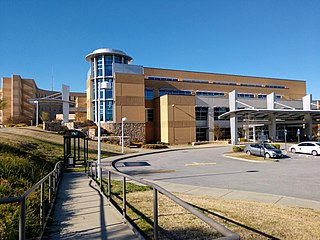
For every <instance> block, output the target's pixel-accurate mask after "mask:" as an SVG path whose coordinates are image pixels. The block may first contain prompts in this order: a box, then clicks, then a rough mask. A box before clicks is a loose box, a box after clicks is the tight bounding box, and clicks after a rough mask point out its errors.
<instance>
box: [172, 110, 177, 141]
mask: <svg viewBox="0 0 320 240" xmlns="http://www.w3.org/2000/svg"><path fill="white" fill-rule="evenodd" d="M171 106H172V128H173V131H172V132H173V134H172V135H173V145H174V144H175V143H176V134H175V129H174V121H175V120H174V107H175V105H174V104H172V105H171Z"/></svg>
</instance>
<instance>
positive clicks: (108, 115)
mask: <svg viewBox="0 0 320 240" xmlns="http://www.w3.org/2000/svg"><path fill="white" fill-rule="evenodd" d="M92 106H93V109H92V112H93V117H94V121H97V119H98V114H97V113H96V108H98V102H93V105H92ZM99 109H100V121H104V122H107V121H113V101H101V102H100V107H99ZM103 113H104V114H103Z"/></svg>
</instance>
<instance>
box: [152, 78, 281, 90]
mask: <svg viewBox="0 0 320 240" xmlns="http://www.w3.org/2000/svg"><path fill="white" fill-rule="evenodd" d="M148 79H149V80H162V81H178V78H170V77H158V76H149V77H148ZM182 80H183V82H193V83H210V82H209V80H201V79H188V78H184V79H182ZM212 83H213V84H221V85H233V86H236V85H240V86H246V87H263V85H262V84H255V83H236V82H223V81H213V82H212ZM264 87H266V88H286V86H280V85H270V84H267V85H265V86H264Z"/></svg>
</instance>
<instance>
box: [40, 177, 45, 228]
mask: <svg viewBox="0 0 320 240" xmlns="http://www.w3.org/2000/svg"><path fill="white" fill-rule="evenodd" d="M44 219H45V199H44V182H43V183H41V194H40V226H41V229H43V226H44Z"/></svg>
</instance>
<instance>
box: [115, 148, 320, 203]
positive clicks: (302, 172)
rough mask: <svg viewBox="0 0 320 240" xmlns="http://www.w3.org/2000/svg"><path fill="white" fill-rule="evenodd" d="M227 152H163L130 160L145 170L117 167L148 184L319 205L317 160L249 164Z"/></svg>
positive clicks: (319, 168)
mask: <svg viewBox="0 0 320 240" xmlns="http://www.w3.org/2000/svg"><path fill="white" fill-rule="evenodd" d="M230 150H231V149H230V147H219V148H207V149H195V150H182V151H173V152H166V153H160V154H153V155H147V156H141V157H137V158H133V159H131V160H130V161H135V162H144V163H147V165H144V166H125V165H121V164H120V163H119V166H120V170H121V171H124V172H127V173H129V174H137V175H138V176H139V177H142V178H146V179H150V180H157V181H164V182H172V183H180V184H189V185H194V186H201V187H203V186H205V187H215V188H224V189H235V190H242V191H251V192H259V193H269V194H277V195H283V196H289V197H297V198H303V199H308V200H316V201H320V156H312V155H306V154H298V153H296V154H293V153H290V152H289V153H287V157H284V158H282V159H280V160H279V162H274V161H265V162H250V161H242V160H236V159H230V158H227V157H225V156H224V155H223V154H224V153H225V152H228V151H230ZM128 161H129V160H128ZM138 165H139V164H138ZM142 165H143V164H142Z"/></svg>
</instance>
